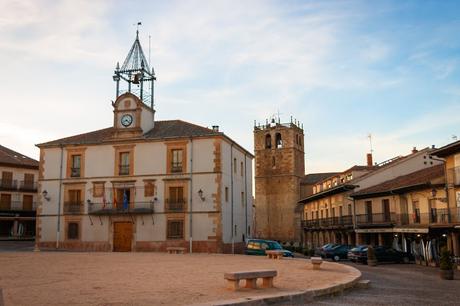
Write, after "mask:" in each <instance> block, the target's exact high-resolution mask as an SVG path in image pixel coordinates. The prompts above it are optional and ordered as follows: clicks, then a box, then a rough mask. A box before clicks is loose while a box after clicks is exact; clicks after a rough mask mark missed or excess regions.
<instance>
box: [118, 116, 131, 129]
mask: <svg viewBox="0 0 460 306" xmlns="http://www.w3.org/2000/svg"><path fill="white" fill-rule="evenodd" d="M131 123H133V116H131V115H130V114H125V115H123V116H122V117H121V124H122V125H123V126H124V127H128V126H130V125H131Z"/></svg>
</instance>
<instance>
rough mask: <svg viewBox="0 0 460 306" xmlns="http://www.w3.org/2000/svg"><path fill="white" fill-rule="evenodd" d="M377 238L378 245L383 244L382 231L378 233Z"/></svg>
mask: <svg viewBox="0 0 460 306" xmlns="http://www.w3.org/2000/svg"><path fill="white" fill-rule="evenodd" d="M378 239H379V245H383V244H384V240H383V234H382V233H378Z"/></svg>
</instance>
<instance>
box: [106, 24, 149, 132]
mask: <svg viewBox="0 0 460 306" xmlns="http://www.w3.org/2000/svg"><path fill="white" fill-rule="evenodd" d="M139 25H140V22H139V23H138V26H139ZM113 80H114V81H115V83H116V94H115V96H116V99H115V102H113V103H112V106H113V108H114V110H113V113H114V122H113V127H114V133H113V135H112V137H114V138H133V137H141V136H142V135H143V134H144V133H146V132H148V131H150V130H151V129H152V128H153V127H154V124H155V110H154V99H153V98H154V97H153V87H154V81H155V80H156V78H155V72H154V70H153V68H152V69H151V70H150V67H149V62H147V60H146V58H145V55H144V51H142V46H141V43H140V41H139V29H137V31H136V39H135V40H134V43H133V45H132V47H131V49H130V50H129V53H128V56H127V57H126V59H125V61H124V62H123V65H122V66H121V67H120V65H119V63H117V66H116V68H115V73H114V75H113Z"/></svg>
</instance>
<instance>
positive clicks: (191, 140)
mask: <svg viewBox="0 0 460 306" xmlns="http://www.w3.org/2000/svg"><path fill="white" fill-rule="evenodd" d="M189 194H190V209H189V212H190V213H189V232H190V233H189V235H190V238H189V244H190V246H189V252H190V254H192V251H193V250H192V249H193V234H192V231H193V218H192V213H193V138H190V192H189Z"/></svg>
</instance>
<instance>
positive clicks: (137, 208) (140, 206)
mask: <svg viewBox="0 0 460 306" xmlns="http://www.w3.org/2000/svg"><path fill="white" fill-rule="evenodd" d="M153 213H154V206H153V202H131V203H129V205H128V207H127V208H123V204H119V205H113V203H106V204H104V203H89V204H88V214H90V215H119V214H153Z"/></svg>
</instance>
